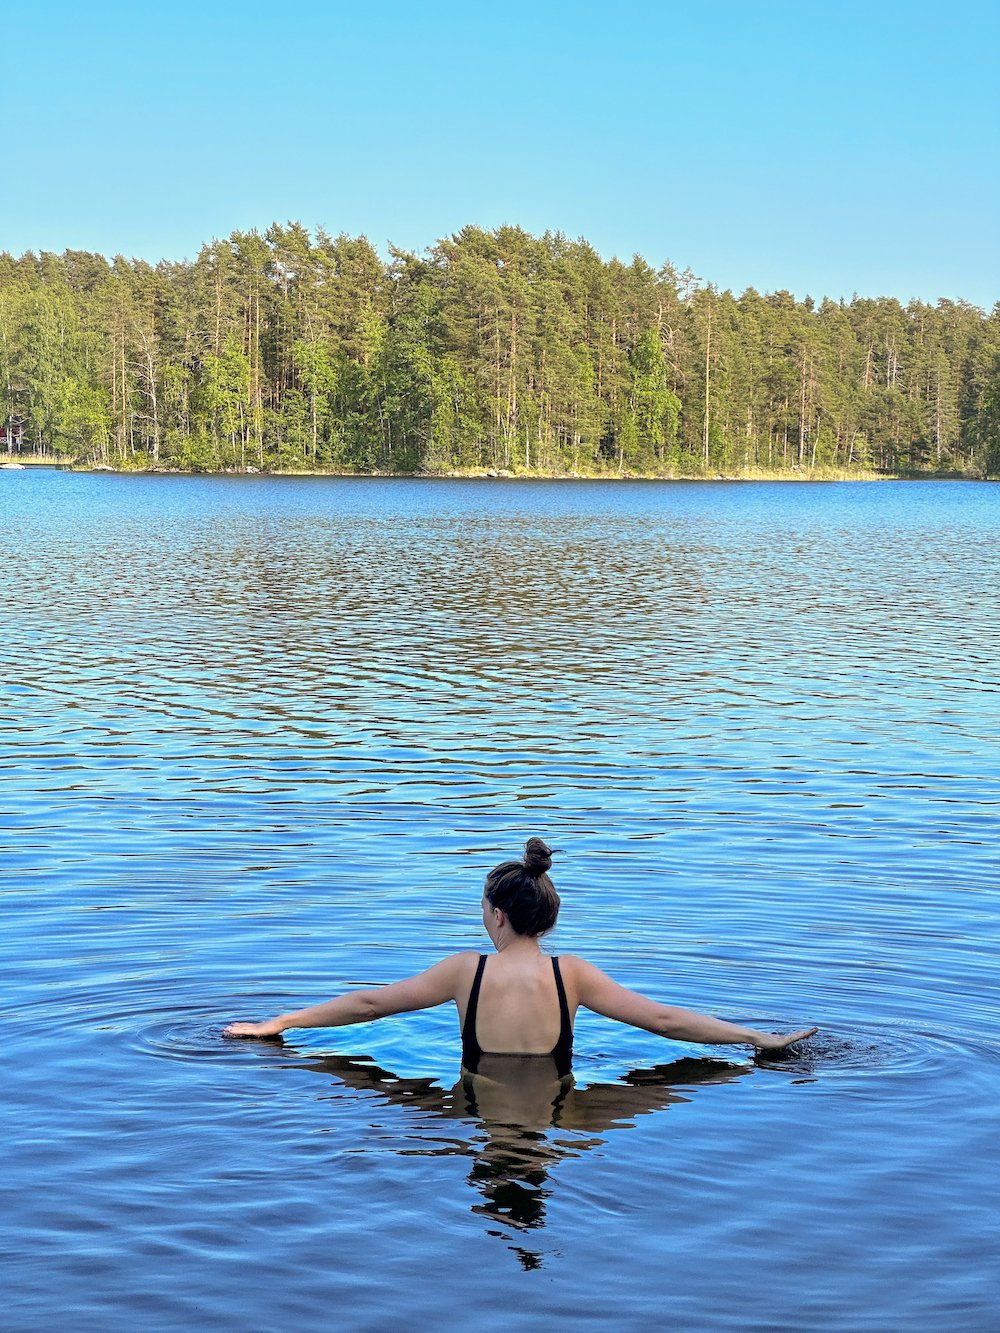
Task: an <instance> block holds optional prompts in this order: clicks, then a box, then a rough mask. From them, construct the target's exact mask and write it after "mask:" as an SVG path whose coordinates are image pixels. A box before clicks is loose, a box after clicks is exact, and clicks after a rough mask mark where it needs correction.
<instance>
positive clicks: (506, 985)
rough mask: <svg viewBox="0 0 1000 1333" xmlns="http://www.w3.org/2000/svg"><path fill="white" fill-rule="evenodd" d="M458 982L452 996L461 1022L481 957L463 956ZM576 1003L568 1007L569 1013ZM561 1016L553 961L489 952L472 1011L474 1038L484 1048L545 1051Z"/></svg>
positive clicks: (556, 1032)
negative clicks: (476, 1001)
mask: <svg viewBox="0 0 1000 1333" xmlns="http://www.w3.org/2000/svg"><path fill="white" fill-rule="evenodd" d="M466 960H467V962H466ZM463 964H464V965H465V966H463V974H464V972H465V971H466V969H467V971H468V977H467V979H466V977H465V976H464V975H463V977H462V985H461V988H460V991H459V993H458V995H456V1001H455V1002H456V1005H457V1006H458V1012H459V1018H460V1021H461V1023H462V1026H463V1027H464V1025H465V1017H466V1014H467V1012H468V1008H469V996H470V994H471V992H472V986H473V982H474V980H475V975H476V969H477V967H478V964H479V957H478V955H476V954H465V955H463ZM575 1008H576V1006H575V1005H571V1011H573V1010H575ZM560 1029H561V1015H560V1010H559V994H558V990H557V988H556V981H555V975H554V973H553V969H552V959H551V958H550V957H549V956H548V955H547V954H543V953H541V952H540V951H538V952H535V953H531V954H527V953H522V954H515V953H513V951H511V952H510V954H508V953H506V952H505V953H496V954H491V955H490V956H489V957H488V958H487V960H486V966H485V968H484V969H483V975H482V980H481V983H480V990H479V1003H478V1007H477V1013H476V1036H477V1037H478V1039H479V1045H480V1046H481V1047H482V1049H483V1050H484V1051H488V1052H503V1053H504V1054H511V1055H547V1054H548V1053H549V1052H550V1051H551V1050H552V1048H553V1047H554V1046H555V1044H556V1042H557V1041H558V1040H559V1034H560Z"/></svg>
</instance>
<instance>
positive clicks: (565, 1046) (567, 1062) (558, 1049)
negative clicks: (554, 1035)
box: [552, 956, 573, 1078]
mask: <svg viewBox="0 0 1000 1333" xmlns="http://www.w3.org/2000/svg"><path fill="white" fill-rule="evenodd" d="M552 971H553V972H554V973H555V978H556V990H557V991H558V992H559V1040H558V1041H557V1042H556V1044H555V1045H554V1046H553V1048H552V1058H553V1059H554V1060H555V1062H556V1073H557V1074H558V1075H559V1077H560V1078H563V1077H564V1076H565V1075H566V1074H568V1073H569V1071H570V1069H571V1068H572V1067H573V1025H572V1023H571V1022H570V1021H569V1005H568V1004H567V1003H566V988H565V986H564V985H563V979H562V973H561V972H560V971H559V959H558V958H556V957H555V956H553V959H552Z"/></svg>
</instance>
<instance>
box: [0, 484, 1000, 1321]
mask: <svg viewBox="0 0 1000 1333" xmlns="http://www.w3.org/2000/svg"><path fill="white" fill-rule="evenodd" d="M998 516H1000V488H997V487H996V486H993V485H985V484H984V485H974V484H969V485H959V484H948V483H940V484H938V483H932V484H928V485H923V484H921V485H912V486H910V485H893V484H886V485H881V484H879V485H869V486H865V485H844V486H826V487H824V486H811V485H801V486H799V485H786V486H739V485H732V486H730V485H722V484H720V485H717V486H713V485H704V486H702V485H670V484H651V485H648V486H647V485H615V484H613V483H608V484H603V483H602V484H594V485H590V484H585V483H567V484H555V483H552V484H537V485H534V484H532V485H522V484H518V483H515V482H510V483H506V482H502V481H496V482H488V481H482V482H469V483H465V482H461V481H457V480H456V481H453V482H448V481H442V482H426V483H425V482H405V481H400V482H394V481H390V480H385V479H381V480H380V479H371V480H362V479H359V480H356V481H352V480H343V481H340V480H327V479H321V480H308V479H278V478H273V479H268V478H229V479H225V478H202V479H198V478H190V477H158V478H154V477H125V476H101V475H96V476H80V475H75V474H65V473H60V474H56V475H41V474H37V473H31V472H20V473H18V472H13V473H0V611H2V618H0V706H2V710H3V723H4V725H3V727H2V728H0V824H2V827H3V833H4V836H3V838H2V839H0V876H2V878H0V911H2V925H3V929H2V931H0V978H2V983H3V984H2V992H0V993H2V1005H3V1017H4V1020H5V1022H4V1029H3V1043H2V1047H0V1102H2V1105H3V1108H4V1115H5V1137H4V1141H3V1153H4V1168H3V1172H2V1174H0V1195H2V1200H0V1202H2V1205H3V1208H4V1217H5V1224H6V1225H5V1245H6V1250H7V1263H6V1265H5V1270H4V1303H3V1306H2V1311H3V1320H0V1323H3V1322H4V1321H6V1324H5V1326H9V1327H11V1328H12V1330H15V1331H16V1333H51V1330H52V1329H53V1328H54V1327H63V1326H65V1327H67V1328H70V1329H72V1330H73V1333H116V1331H117V1330H119V1329H121V1330H123V1331H124V1330H128V1333H164V1330H175V1329H177V1330H184V1333H188V1330H198V1331H199V1333H200V1330H203V1329H204V1330H212V1333H290V1331H291V1330H294V1333H327V1330H329V1329H330V1328H331V1327H334V1328H344V1329H349V1330H351V1333H368V1330H371V1333H385V1330H386V1329H388V1328H393V1327H395V1326H397V1325H405V1327H407V1328H412V1329H415V1330H421V1331H422V1330H428V1333H431V1331H433V1333H440V1330H450V1329H453V1328H454V1329H456V1330H457V1329H461V1330H463V1333H464V1330H467V1329H469V1328H475V1329H476V1333H493V1330H497V1333H499V1331H500V1330H504V1333H506V1330H507V1329H509V1328H511V1327H512V1326H515V1327H517V1328H518V1330H519V1333H536V1331H537V1333H542V1330H545V1333H549V1330H551V1329H552V1328H561V1327H563V1326H564V1325H565V1324H566V1323H568V1322H570V1321H572V1323H573V1326H574V1329H577V1328H578V1329H580V1330H590V1329H593V1330H595V1333H596V1330H600V1331H601V1333H606V1331H607V1330H609V1329H613V1330H633V1329H636V1328H638V1327H645V1326H647V1325H654V1326H656V1327H657V1328H659V1327H661V1326H662V1327H666V1328H669V1329H677V1330H705V1333H725V1331H727V1330H737V1329H738V1330H740V1331H741V1333H742V1331H743V1330H747V1329H749V1330H767V1331H768V1333H772V1330H788V1331H789V1333H800V1330H802V1329H803V1328H810V1329H811V1328H821V1329H824V1330H826V1329H829V1330H836V1333H872V1330H878V1331H879V1333H883V1330H893V1331H894V1330H897V1329H899V1330H902V1329H904V1328H905V1329H907V1330H908V1331H909V1330H912V1329H919V1330H921V1333H922V1331H923V1330H933V1333H937V1330H948V1331H949V1333H950V1331H951V1330H962V1331H963V1333H981V1331H982V1333H986V1331H987V1330H988V1331H989V1333H992V1330H993V1328H994V1327H995V1325H996V1310H997V1309H998V1308H1000V1277H998V1273H1000V1270H998V1267H997V1263H996V1240H995V1218H996V1211H997V1206H998V1201H1000V1149H998V1146H997V1144H998V1136H997V1133H996V1116H997V1112H996V1108H997V1105H998V1103H1000V984H998V974H997V963H996V960H997V956H998V946H1000V939H998V911H997V888H996V886H997V870H998V858H997V854H996V845H997V844H996V816H997V809H998V801H1000V789H998V781H997V777H998V772H997V770H998V765H997V755H998V753H1000V747H998V740H1000V681H998V673H997V668H996V663H997V661H998V660H1000V608H998V605H997V598H996V589H997V587H1000V543H998V540H997V531H998V521H997V520H998ZM536 832H537V833H542V834H547V835H549V836H550V837H551V839H552V840H553V841H554V842H555V844H556V845H557V846H560V847H563V848H565V854H564V856H563V857H562V858H561V859H560V863H559V865H558V868H557V884H558V887H559V889H560V892H561V893H562V895H563V903H564V908H563V914H562V916H561V919H560V923H559V926H558V929H557V931H556V932H554V934H553V936H552V938H551V940H550V941H549V942H548V943H547V946H546V947H550V948H551V949H552V951H553V952H556V953H564V952H569V953H578V954H581V955H583V956H585V957H588V958H591V959H593V961H595V962H596V963H598V964H599V965H601V966H603V967H605V968H606V969H607V970H608V971H609V972H610V973H611V974H612V975H613V976H615V977H616V978H617V979H618V980H620V981H622V982H623V983H624V984H626V985H630V986H633V987H635V988H636V989H638V990H640V991H643V992H645V993H648V994H650V995H653V996H655V997H657V998H660V999H663V1000H665V1001H668V1002H672V1003H679V1004H687V1005H690V1006H692V1007H694V1008H697V1009H702V1010H706V1011H708V1012H712V1013H716V1014H719V1015H721V1016H723V1017H727V1018H732V1019H736V1020H738V1021H741V1022H746V1023H750V1024H753V1025H755V1026H772V1027H775V1028H780V1027H787V1028H789V1029H790V1028H794V1027H802V1026H805V1025H807V1024H809V1023H813V1022H815V1023H818V1024H819V1025H820V1029H821V1030H820V1033H819V1034H818V1036H817V1037H816V1038H815V1039H814V1040H813V1041H810V1042H809V1043H808V1045H807V1046H806V1047H805V1048H804V1049H803V1050H801V1051H799V1052H796V1053H795V1054H794V1055H793V1056H790V1057H785V1058H781V1059H776V1058H773V1057H760V1058H758V1059H756V1060H754V1061H752V1062H747V1063H744V1062H743V1061H744V1060H745V1059H746V1058H747V1057H746V1053H745V1052H741V1051H738V1050H737V1051H729V1050H725V1051H720V1050H718V1049H709V1048H687V1047H681V1046H677V1045H673V1044H670V1043H664V1042H661V1041H658V1040H657V1039H655V1038H653V1037H652V1036H650V1035H649V1034H646V1033H641V1032H636V1031H633V1030H630V1029H626V1028H622V1027H619V1026H616V1025H614V1024H611V1023H607V1022H605V1021H604V1020H601V1019H598V1018H597V1017H595V1016H593V1015H588V1014H585V1013H583V1014H581V1015H580V1017H579V1019H578V1022H577V1030H576V1041H575V1047H576V1060H575V1066H574V1070H575V1080H576V1081H575V1084H574V1086H573V1087H572V1088H567V1089H563V1088H553V1087H551V1086H549V1087H535V1088H534V1089H532V1088H523V1087H522V1089H521V1094H520V1096H519V1097H518V1098H514V1097H513V1093H512V1092H511V1089H510V1088H509V1087H503V1086H501V1087H498V1086H496V1085H497V1083H498V1082H499V1080H494V1081H493V1082H492V1083H489V1082H484V1083H481V1084H479V1085H476V1086H473V1087H472V1088H471V1089H470V1088H467V1087H466V1086H465V1085H464V1084H456V1074H457V1064H458V1058H459V1039H458V1029H457V1023H456V1020H455V1015H454V1013H452V1012H445V1010H444V1009H442V1010H435V1011H431V1012H427V1013H422V1014H417V1015H411V1016H407V1017H401V1018H399V1019H393V1020H388V1021H386V1022H384V1023H380V1024H375V1025H372V1026H371V1027H367V1028H364V1029H342V1030H337V1031H335V1032H318V1033H295V1034H294V1042H293V1041H292V1040H289V1043H288V1044H287V1045H286V1046H284V1047H282V1046H280V1045H276V1044H273V1043H246V1042H233V1041H226V1040H224V1039H223V1038H222V1036H221V1032H222V1028H223V1026H224V1025H225V1023H226V1022H228V1021H230V1020H232V1019H234V1018H256V1017H261V1016H264V1015H266V1014H271V1013H275V1012H279V1011H287V1010H288V1009H290V1008H293V1007H298V1006H300V1005H303V1004H306V1003H311V1002H313V1001H317V1000H320V999H323V998H326V997H328V996H329V995H331V994H334V993H336V992H337V991H339V990H342V989H344V988H347V987H354V986H366V985H373V984H378V983H381V982H384V981H391V980H395V979H398V978H400V977H403V976H407V975H409V974H412V973H413V972H414V971H416V970H418V969H420V968H422V967H425V966H427V965H429V964H430V963H432V962H434V961H435V960H436V959H438V958H439V957H441V956H442V954H445V953H448V952H452V951H454V950H457V949H475V950H477V951H478V950H479V949H481V948H482V947H484V940H483V936H482V927H481V920H480V917H479V912H478V904H479V898H480V889H481V884H482V876H483V873H484V871H485V870H486V869H488V868H489V867H490V866H491V865H493V864H495V863H496V862H497V861H498V860H500V859H501V858H503V857H506V856H507V855H509V854H510V853H511V852H512V851H513V850H515V849H516V848H517V847H518V845H519V844H520V843H522V842H523V839H524V837H525V835H526V834H529V833H536Z"/></svg>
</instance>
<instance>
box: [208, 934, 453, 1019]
mask: <svg viewBox="0 0 1000 1333" xmlns="http://www.w3.org/2000/svg"><path fill="white" fill-rule="evenodd" d="M461 958H462V955H461V954H453V955H452V957H451V958H445V959H444V960H443V961H442V962H440V963H435V964H434V966H433V967H430V968H428V969H427V971H426V972H421V973H420V975H419V976H416V977H408V978H407V979H406V980H405V981H394V982H393V983H392V985H390V986H378V987H376V988H374V989H372V990H356V991H349V992H348V993H347V994H346V995H338V997H337V998H336V999H335V1000H328V1001H327V1002H326V1003H325V1004H316V1005H313V1006H312V1008H310V1009H296V1010H295V1012H294V1013H291V1014H279V1015H278V1016H277V1017H276V1018H268V1019H267V1020H266V1021H265V1022H263V1023H230V1024H229V1026H228V1027H227V1028H225V1029H224V1035H225V1036H227V1037H277V1036H279V1035H280V1034H281V1033H282V1032H284V1031H285V1029H286V1028H338V1027H345V1026H346V1025H347V1024H349V1023H370V1022H372V1021H373V1020H374V1019H376V1018H387V1017H388V1016H389V1015H390V1014H406V1013H410V1012H411V1011H412V1010H414V1009H432V1008H433V1007H434V1006H435V1005H438V1004H444V1003H446V1001H448V1000H453V999H454V998H455V990H456V986H457V983H458V980H459V976H460V974H461V971H462V968H461V963H460V959H461Z"/></svg>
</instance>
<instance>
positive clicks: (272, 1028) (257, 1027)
mask: <svg viewBox="0 0 1000 1333" xmlns="http://www.w3.org/2000/svg"><path fill="white" fill-rule="evenodd" d="M284 1030H285V1025H284V1023H283V1022H282V1021H281V1019H280V1018H269V1019H267V1020H266V1021H265V1022H263V1023H230V1024H229V1026H228V1027H227V1028H223V1029H222V1035H223V1036H224V1037H280V1036H281V1034H282V1032H284Z"/></svg>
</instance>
